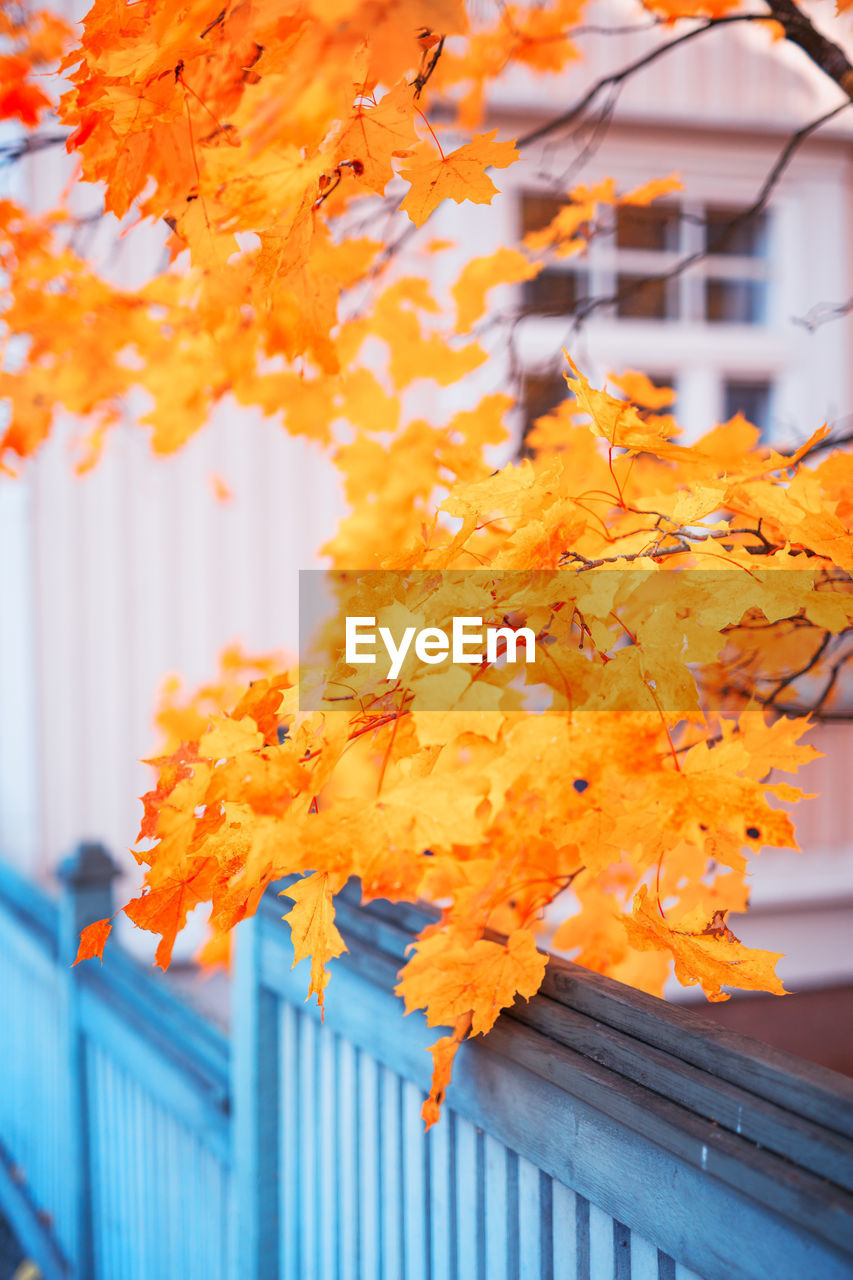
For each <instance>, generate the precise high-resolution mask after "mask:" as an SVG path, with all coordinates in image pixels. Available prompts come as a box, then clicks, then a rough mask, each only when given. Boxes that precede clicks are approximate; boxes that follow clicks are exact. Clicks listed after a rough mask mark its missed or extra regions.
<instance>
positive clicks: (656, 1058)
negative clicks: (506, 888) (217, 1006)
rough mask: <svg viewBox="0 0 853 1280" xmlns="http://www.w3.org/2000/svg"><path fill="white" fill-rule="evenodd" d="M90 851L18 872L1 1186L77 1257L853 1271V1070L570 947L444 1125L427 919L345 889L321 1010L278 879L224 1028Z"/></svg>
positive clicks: (434, 1273)
mask: <svg viewBox="0 0 853 1280" xmlns="http://www.w3.org/2000/svg"><path fill="white" fill-rule="evenodd" d="M110 874H111V873H110V870H109V863H108V860H107V861H105V860H104V855H103V854H102V852H101V853H97V854H96V853H95V852H93V850H92V848H91V846H90V847H89V849H88V852H87V851H86V850H84V851H82V852H80V853H78V856H77V857H76V859H75V860H73V861H72V863H71V864H70V865H69V866H67V867H66V871H65V884H64V892H63V894H62V895H61V897H60V900H59V903H58V905H54V904H52V903H50V902H48V901H47V900H46V899H45V898H43V897H42V895H41V894H39V893H37V892H36V891H35V890H33V889H32V887H31V886H28V885H26V884H24V883H23V882H21V881H19V880H17V879H16V878H15V877H13V876H12V875H11V874H10V873H7V872H5V871H4V872H2V873H0V1035H2V1036H3V1041H2V1043H3V1049H2V1059H1V1060H0V1141H2V1151H0V1157H2V1158H0V1210H2V1211H3V1212H4V1213H5V1214H6V1216H7V1217H9V1218H10V1219H11V1220H12V1223H13V1225H14V1226H15V1228H16V1230H17V1232H18V1234H19V1237H20V1238H21V1240H22V1243H23V1244H24V1245H25V1247H26V1248H27V1249H28V1250H29V1251H30V1253H31V1254H32V1255H33V1256H34V1257H36V1259H37V1261H38V1262H39V1264H40V1266H41V1268H42V1271H43V1273H44V1275H45V1277H48V1278H52V1277H54V1276H56V1277H60V1276H68V1277H71V1278H72V1280H90V1277H91V1278H92V1280H137V1278H138V1280H173V1278H174V1280H196V1278H197V1280H218V1278H219V1277H221V1278H222V1280H274V1278H275V1280H278V1278H279V1277H281V1278H282V1280H398V1278H399V1280H451V1278H453V1280H516V1278H518V1280H521V1278H530V1280H534V1278H535V1280H539V1278H540V1277H541V1278H542V1280H690V1277H693V1276H700V1277H703V1280H739V1278H741V1277H742V1278H743V1280H812V1278H814V1280H850V1277H851V1275H853V1081H851V1080H848V1079H846V1078H844V1077H841V1076H838V1075H836V1074H834V1073H832V1072H829V1071H826V1070H823V1069H821V1068H818V1067H814V1066H811V1065H809V1064H807V1063H806V1062H804V1061H802V1060H800V1059H798V1058H793V1057H791V1056H788V1055H784V1054H781V1053H778V1052H775V1051H773V1050H772V1049H769V1048H767V1047H765V1046H762V1045H759V1044H756V1043H755V1042H752V1041H750V1040H747V1039H745V1038H743V1037H740V1036H736V1035H734V1034H732V1033H729V1032H725V1031H722V1030H720V1029H718V1028H715V1027H713V1026H712V1025H710V1024H708V1023H706V1022H705V1021H703V1020H701V1019H700V1018H698V1017H696V1016H695V1015H693V1014H691V1013H690V1012H688V1011H686V1010H683V1009H680V1008H677V1007H673V1006H670V1005H666V1004H664V1003H663V1002H662V1001H659V1000H656V999H654V998H652V997H647V996H643V995H641V994H639V993H637V992H635V991H633V990H630V989H628V988H626V987H623V986H621V985H619V984H617V983H614V982H611V981H609V980H607V979H604V978H601V977H598V976H596V975H593V974H590V973H588V972H587V971H585V970H581V969H579V968H578V967H576V966H573V965H571V964H567V963H565V962H563V961H558V960H552V961H551V962H550V964H549V966H548V972H547V976H546V981H545V985H544V987H543V990H542V992H541V994H540V995H538V996H537V997H536V998H535V999H534V1000H532V1001H530V1002H529V1003H525V1002H521V1003H520V1004H519V1005H518V1006H517V1007H515V1008H513V1009H512V1010H510V1011H508V1012H507V1013H506V1014H505V1015H504V1016H503V1017H502V1018H501V1019H500V1020H499V1022H498V1024H497V1026H496V1027H495V1029H494V1030H493V1032H492V1033H491V1034H490V1035H489V1037H488V1039H487V1040H485V1041H482V1042H481V1041H476V1042H470V1043H468V1044H466V1045H465V1046H464V1048H463V1050H462V1051H461V1052H460V1055H459V1057H458V1059H457V1066H456V1070H455V1075H454V1082H453V1085H452V1086H451V1089H450V1090H449V1092H448V1097H447V1102H446V1105H445V1110H444V1115H443V1118H442V1120H441V1121H440V1123H439V1124H438V1125H437V1126H436V1127H435V1128H434V1129H433V1130H431V1132H430V1133H429V1134H428V1135H425V1134H424V1131H423V1124H422V1121H421V1119H420V1114H419V1113H420V1107H421V1103H422V1100H423V1097H424V1092H425V1090H426V1088H427V1087H428V1079H429V1069H430V1058H429V1055H428V1054H427V1053H426V1052H425V1049H426V1046H427V1045H428V1044H429V1043H431V1041H432V1040H433V1039H434V1038H435V1036H436V1034H438V1033H437V1032H435V1031H434V1030H429V1029H428V1028H427V1027H426V1025H425V1023H424V1021H423V1019H422V1018H420V1017H417V1016H410V1017H407V1018H403V1017H402V1007H401V1003H400V1001H399V1000H398V999H397V998H396V997H395V996H394V994H393V986H394V984H395V981H396V974H397V972H398V970H399V968H400V966H401V962H402V959H403V955H404V951H405V948H406V946H407V945H408V943H409V942H410V941H411V938H412V935H413V933H415V932H417V931H418V930H419V929H420V928H422V927H423V925H424V924H425V923H426V922H427V920H428V918H429V917H428V916H426V915H425V914H424V913H423V912H420V911H418V910H416V909H414V908H409V907H399V906H391V905H389V904H387V903H379V904H373V905H371V906H368V907H364V906H362V905H360V902H359V898H358V894H357V892H354V891H351V890H350V889H348V890H346V891H345V892H344V894H343V895H342V896H341V898H340V899H339V914H338V921H339V925H340V928H341V931H342V933H343V934H344V937H345V939H346V941H347V945H348V948H349V951H348V953H347V955H345V956H343V957H342V958H341V960H340V961H337V962H335V963H334V965H333V973H332V981H331V983H330V985H329V988H328V990H327V994H326V1017H325V1021H323V1022H321V1021H320V1018H319V1013H318V1010H317V1009H316V1006H315V1005H314V1004H313V1003H310V1004H306V1003H304V997H305V989H306V978H305V976H304V974H303V972H302V970H301V968H297V969H296V970H293V969H292V958H293V957H292V951H291V948H290V942H289V935H288V930H287V928H286V927H285V926H284V925H283V924H282V922H281V919H280V917H281V915H282V912H283V911H284V910H286V907H287V904H286V903H284V901H283V899H282V898H281V897H277V896H276V895H275V894H273V893H269V894H267V896H266V898H265V899H264V901H263V903H262V905H261V909H260V911H259V913H258V915H257V917H256V918H255V919H254V920H252V921H249V922H246V924H244V925H242V926H241V927H240V929H239V930H238V934H239V938H238V948H237V966H236V973H235V978H234V984H233V990H232V996H231V1003H232V1007H233V1011H234V1012H233V1026H232V1031H231V1037H230V1049H229V1044H228V1043H227V1042H226V1040H225V1039H224V1037H222V1036H221V1034H220V1033H218V1032H216V1031H215V1030H214V1029H212V1028H211V1027H209V1026H208V1025H207V1024H206V1023H204V1022H203V1021H202V1020H201V1019H200V1018H199V1017H198V1016H197V1015H196V1014H194V1013H193V1012H192V1011H191V1010H189V1009H187V1008H186V1007H185V1006H184V1005H183V1004H182V1003H181V1002H180V1001H179V1000H178V999H177V998H176V997H175V996H174V995H173V994H172V992H171V991H170V990H169V988H168V985H167V984H166V983H161V982H159V981H158V980H156V979H155V977H154V976H153V975H152V974H151V973H149V972H148V971H147V970H146V969H144V968H141V967H140V966H138V965H137V964H135V963H134V962H133V961H131V960H130V959H128V958H127V957H126V956H124V955H123V954H122V953H121V952H120V951H119V949H118V948H117V947H115V946H112V945H111V944H110V945H108V947H107V957H106V959H105V963H104V965H103V968H101V967H100V966H99V965H98V964H97V963H96V962H90V963H87V964H85V965H82V964H81V965H78V966H77V967H76V968H74V969H70V968H69V963H70V960H69V956H73V951H72V942H74V941H75V940H76V931H77V930H78V929H79V927H80V926H81V925H82V924H84V923H86V922H87V920H88V919H94V918H97V917H98V916H101V915H104V914H107V912H106V911H105V909H104V907H105V902H108V897H109V876H110Z"/></svg>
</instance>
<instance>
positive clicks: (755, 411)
mask: <svg viewBox="0 0 853 1280" xmlns="http://www.w3.org/2000/svg"><path fill="white" fill-rule="evenodd" d="M772 394H773V387H772V384H771V383H770V382H768V381H766V380H764V379H754V380H752V381H747V380H744V381H739V380H737V379H727V380H726V381H725V382H724V383H723V421H724V422H728V420H729V418H733V417H734V415H735V414H736V413H742V414H743V416H744V417H745V418H746V419H747V421H748V422H751V423H752V425H753V426H755V427H758V429H759V431H760V432H761V434H762V436H763V435H765V434H766V433H767V430H768V428H769V426H770V408H771V400H772Z"/></svg>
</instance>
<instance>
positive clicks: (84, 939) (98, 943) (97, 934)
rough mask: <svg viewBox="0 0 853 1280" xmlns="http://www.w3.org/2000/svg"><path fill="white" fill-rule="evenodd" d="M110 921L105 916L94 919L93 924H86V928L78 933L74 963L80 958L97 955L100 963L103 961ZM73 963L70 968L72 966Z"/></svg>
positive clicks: (89, 958)
mask: <svg viewBox="0 0 853 1280" xmlns="http://www.w3.org/2000/svg"><path fill="white" fill-rule="evenodd" d="M112 930H113V926H112V921H111V920H110V919H109V918H107V919H105V920H96V921H95V922H94V923H93V924H87V925H86V928H85V929H83V930H82V931H81V933H80V943H79V945H78V947H77V959H76V960H75V961H74V964H79V963H80V961H81V960H91V959H92V958H93V957H94V956H97V957H98V959H99V960H100V962H101V964H103V963H104V944H105V943H106V940H107V938H108V937H109V936H110V934H111V933H112ZM74 964H73V965H72V966H71V968H72V969H73V968H74Z"/></svg>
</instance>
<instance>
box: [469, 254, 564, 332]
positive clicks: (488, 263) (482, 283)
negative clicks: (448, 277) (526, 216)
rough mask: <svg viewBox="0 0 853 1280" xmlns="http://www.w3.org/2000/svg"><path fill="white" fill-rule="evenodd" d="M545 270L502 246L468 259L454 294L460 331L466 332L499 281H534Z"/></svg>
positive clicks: (515, 282)
mask: <svg viewBox="0 0 853 1280" xmlns="http://www.w3.org/2000/svg"><path fill="white" fill-rule="evenodd" d="M541 270H542V264H541V263H534V262H531V261H530V260H529V259H528V258H526V257H525V256H524V254H523V253H519V251H518V250H517V249H498V250H497V251H496V252H495V253H490V254H487V255H486V256H485V257H483V258H472V259H471V261H470V262H466V264H465V266H464V267H463V268H462V271H461V273H460V275H459V279H458V280H457V281H456V283H455V285H454V286H453V288H452V290H451V293H452V294H453V300H454V302H455V303H456V332H457V333H465V332H467V331H468V330H469V329H470V328H471V327H472V325H474V324H476V322H477V321H478V320H479V319H480V317H481V316H482V314H483V312H484V311H485V309H486V294H487V293H488V292H489V290H490V289H494V288H495V287H496V286H497V285H499V284H518V283H519V282H520V281H522V280H531V279H532V278H533V277H534V276H536V275H538V274H539V272H540V271H541Z"/></svg>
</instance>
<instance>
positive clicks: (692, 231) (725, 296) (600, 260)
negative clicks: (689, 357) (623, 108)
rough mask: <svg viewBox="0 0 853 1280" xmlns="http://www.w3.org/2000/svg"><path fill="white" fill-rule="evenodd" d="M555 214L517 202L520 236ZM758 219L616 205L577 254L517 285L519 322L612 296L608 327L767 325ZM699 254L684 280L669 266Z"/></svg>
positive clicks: (540, 199) (551, 206) (548, 206)
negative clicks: (629, 323)
mask: <svg viewBox="0 0 853 1280" xmlns="http://www.w3.org/2000/svg"><path fill="white" fill-rule="evenodd" d="M560 207H561V205H560V201H559V200H558V199H555V198H554V197H552V196H545V195H542V194H538V193H534V192H528V193H523V194H522V196H521V207H520V213H521V217H520V221H521V229H522V232H523V234H525V235H527V234H529V233H531V232H534V231H538V230H541V229H542V228H544V227H546V226H548V224H549V223H550V222H551V221H552V220H553V219H554V217H555V216H556V215H557V213H558V212H559V209H560ZM767 230H768V228H767V216H766V215H765V214H764V213H760V214H754V215H752V216H751V217H749V218H745V217H744V216H743V211H742V210H738V209H737V208H735V207H730V206H726V205H705V206H702V205H696V204H693V203H689V202H685V203H684V204H677V203H674V202H668V203H660V204H652V205H649V206H641V205H623V206H621V207H619V208H617V209H615V210H612V211H610V212H608V211H607V210H605V211H604V212H603V214H602V223H601V225H600V226H598V227H597V228H596V231H595V235H593V236H592V238H591V239H590V242H589V248H588V251H587V252H586V253H585V254H583V255H575V256H570V257H567V258H562V259H559V258H554V259H552V260H551V261H550V262H549V263H548V265H547V267H546V268H545V270H543V271H542V272H541V273H540V275H539V276H538V277H537V278H536V279H535V280H530V281H528V282H527V283H526V285H525V286H524V291H523V310H524V313H525V314H526V315H541V316H543V317H544V316H566V315H571V314H572V312H573V311H574V310H575V308H576V306H577V304H578V302H579V301H580V300H581V299H584V298H587V297H610V296H613V297H615V302H614V303H613V304H612V306H611V307H610V308H609V313H610V316H611V318H616V319H619V320H651V321H656V322H667V321H676V320H679V321H688V322H693V323H700V324H702V323H704V324H713V325H718V324H729V325H762V324H764V323H765V322H766V316H767V288H768V269H767V268H768V259H767V241H768V235H767ZM694 254H695V255H701V256H699V257H698V258H697V261H696V263H695V264H694V265H691V266H690V267H689V268H688V269H687V270H686V271H682V272H680V273H679V272H677V271H676V268H677V267H678V265H679V264H680V263H681V262H682V261H683V260H684V259H685V258H687V257H690V256H691V255H694Z"/></svg>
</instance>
